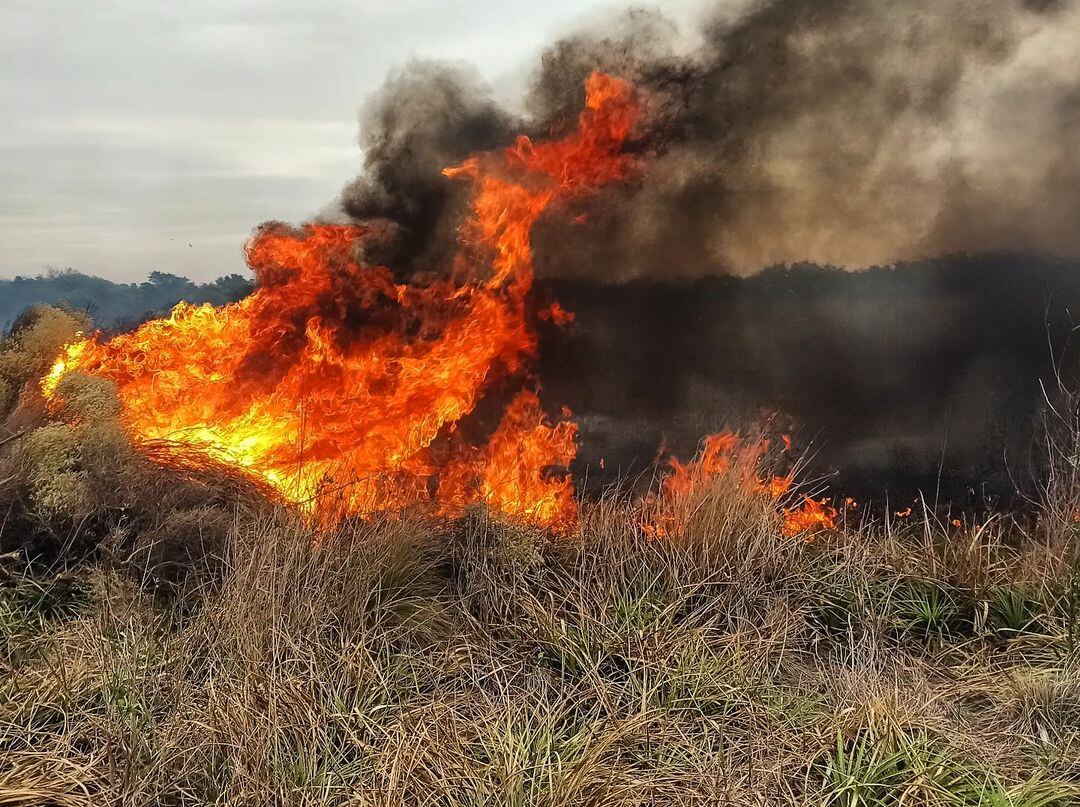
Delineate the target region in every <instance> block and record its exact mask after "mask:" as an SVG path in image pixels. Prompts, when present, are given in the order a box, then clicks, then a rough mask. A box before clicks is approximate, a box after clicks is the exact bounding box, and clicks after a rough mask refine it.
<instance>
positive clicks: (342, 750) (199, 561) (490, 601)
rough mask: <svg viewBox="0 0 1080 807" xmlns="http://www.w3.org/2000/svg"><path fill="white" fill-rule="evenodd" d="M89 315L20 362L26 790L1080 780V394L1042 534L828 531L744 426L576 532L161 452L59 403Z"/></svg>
mask: <svg viewBox="0 0 1080 807" xmlns="http://www.w3.org/2000/svg"><path fill="white" fill-rule="evenodd" d="M79 327H80V323H78V322H77V321H76V320H75V319H73V318H72V317H70V316H68V315H65V314H63V313H62V312H54V311H51V310H48V311H42V312H38V314H37V316H36V317H29V318H27V320H26V321H25V322H24V327H23V329H22V330H21V331H20V332H19V333H18V334H17V335H16V336H15V337H13V338H12V339H11V340H9V342H8V344H7V346H6V350H5V351H4V352H3V353H2V354H0V366H2V367H3V368H5V372H6V373H7V375H6V376H5V379H10V383H11V384H13V385H16V386H18V387H19V388H21V389H22V390H23V393H22V394H21V395H18V396H12V397H11V398H9V400H8V401H7V403H6V404H5V406H6V410H5V412H4V413H3V414H4V421H3V422H4V424H5V425H4V427H3V428H5V430H6V431H5V434H6V435H7V436H6V437H5V438H3V439H4V443H3V445H0V467H2V468H3V470H2V471H0V498H2V501H3V506H4V515H3V519H4V520H3V529H2V531H0V537H2V540H3V543H4V552H5V553H7V554H5V555H4V557H3V564H4V565H3V566H2V567H0V569H2V572H3V575H2V576H3V580H2V583H0V637H2V638H0V642H2V644H0V663H2V665H3V676H2V680H0V803H5V804H26V805H29V804H40V803H52V804H63V805H89V804H94V805H98V804H117V805H119V804H193V805H194V804H252V805H256V804H260V805H261V804H268V803H280V804H311V805H331V804H334V805H338V804H341V805H344V804H372V805H382V804H385V805H392V804H400V805H413V804H445V805H476V804H490V805H563V804H565V805H580V804H596V805H601V804H603V805H619V804H625V805H637V804H641V805H644V804H650V805H657V804H672V805H675V804H680V805H682V804H703V805H705V804H709V805H711V804H748V805H750V804H752V805H759V804H829V805H851V807H855V805H864V804H870V805H879V804H880V805H888V804H895V805H900V804H927V805H972V806H973V807H974V805H999V804H1000V805H1016V807H1021V806H1024V807H1026V805H1067V804H1073V803H1076V802H1077V799H1080V765H1078V763H1077V759H1078V758H1080V756H1078V755H1077V747H1078V742H1080V655H1078V652H1080V651H1078V650H1077V641H1078V639H1080V585H1078V583H1077V580H1078V579H1080V578H1078V576H1077V528H1076V526H1075V515H1074V514H1075V510H1076V507H1075V503H1076V501H1077V498H1078V496H1077V490H1078V489H1077V486H1076V483H1075V479H1074V476H1073V475H1071V474H1072V473H1073V469H1074V468H1075V463H1072V462H1071V461H1070V458H1072V457H1075V456H1076V455H1077V445H1078V444H1077V443H1076V440H1075V437H1074V438H1073V440H1072V442H1070V441H1069V438H1068V435H1070V434H1072V435H1077V434H1080V429H1075V428H1074V426H1075V423H1074V422H1072V421H1071V420H1069V418H1068V417H1067V416H1064V415H1059V417H1058V421H1059V422H1058V424H1057V425H1058V426H1059V427H1060V428H1059V429H1058V430H1057V432H1052V433H1053V434H1055V435H1056V436H1055V437H1054V438H1053V445H1054V446H1055V448H1056V454H1057V456H1058V459H1059V462H1057V463H1055V467H1058V466H1059V467H1060V469H1061V470H1060V471H1058V472H1055V473H1054V474H1053V475H1052V478H1051V481H1050V484H1049V486H1048V488H1047V499H1046V501H1045V502H1044V503H1043V515H1042V518H1041V519H1040V521H1039V522H1038V523H1037V524H1036V525H1035V526H1034V527H1030V526H1029V527H1027V528H1025V527H1023V526H1022V525H1021V524H1020V523H1019V522H1016V521H1013V520H1011V519H1008V518H1005V517H1002V516H995V517H993V518H990V519H988V520H986V521H985V522H976V523H970V524H968V525H961V526H960V527H956V526H954V525H952V524H949V523H939V522H938V521H937V520H936V519H935V518H934V517H933V515H932V514H929V513H924V514H923V517H922V518H921V519H917V518H908V519H903V520H900V519H892V520H890V521H889V522H888V523H885V524H870V523H866V524H863V525H861V526H851V527H845V526H844V525H843V523H842V521H841V527H840V528H833V529H826V530H821V531H818V532H814V533H813V538H814V540H812V541H810V540H806V537H807V535H808V533H802V534H801V535H799V536H793V535H791V534H789V533H790V530H789V528H788V524H789V522H788V520H787V519H786V518H785V509H786V504H787V502H786V500H784V499H783V498H781V499H780V501H776V495H781V496H782V495H787V494H784V492H783V491H780V490H779V488H784V489H785V490H786V488H787V486H788V485H790V484H791V483H792V481H793V480H791V479H789V478H788V477H786V476H784V477H775V476H773V475H771V474H768V473H765V472H763V470H762V465H761V463H762V461H763V459H764V454H765V453H767V452H763V450H762V449H761V446H760V445H759V444H756V443H755V444H753V445H752V446H749V447H747V446H748V444H741V443H740V442H739V441H737V440H734V439H730V438H725V439H719V438H718V439H716V440H714V441H713V442H712V443H711V444H710V445H709V446H706V450H705V452H704V453H703V454H702V456H701V457H699V458H698V459H697V460H695V461H694V462H691V463H686V464H681V465H680V464H675V466H674V472H673V475H672V476H671V477H670V479H671V480H673V481H670V482H668V483H666V484H665V485H664V486H662V487H661V488H660V489H659V490H658V492H657V494H656V495H655V496H652V497H646V498H645V499H644V500H641V499H636V500H635V499H630V498H628V497H621V496H615V495H612V496H608V497H606V498H603V499H601V500H599V501H594V502H587V503H584V504H582V505H581V507H580V511H579V514H578V519H577V523H576V527H575V528H574V530H573V531H572V532H570V533H569V534H567V533H565V532H564V533H562V534H559V533H555V532H551V531H548V530H543V529H538V528H536V527H530V526H527V520H526V525H524V526H523V524H522V522H521V521H520V520H519V521H517V522H515V521H514V520H513V519H512V518H507V517H506V516H504V515H501V514H498V513H494V512H491V511H489V510H487V509H485V508H483V507H474V508H472V509H470V510H469V511H468V512H467V513H466V514H465V516H464V517H462V518H459V519H454V520H446V519H438V518H436V519H432V518H431V517H430V515H429V514H426V513H421V514H420V515H411V514H410V513H409V512H408V511H405V512H397V513H390V512H386V513H383V514H379V515H375V516H372V517H363V518H356V517H351V518H346V519H344V520H343V521H341V522H338V523H336V524H334V525H330V526H328V525H327V523H325V521H320V520H318V519H312V518H311V516H310V514H308V513H306V512H305V511H304V510H303V509H302V508H300V509H297V508H296V507H288V506H286V505H284V504H283V503H281V502H280V501H276V500H275V496H276V493H275V490H274V488H273V487H260V486H259V485H257V484H255V483H253V482H252V481H251V479H250V478H249V477H248V476H247V475H245V474H242V473H238V472H237V471H236V470H235V469H233V468H230V467H228V466H222V465H220V464H218V463H215V462H214V461H213V460H211V459H207V458H206V457H205V455H202V454H200V453H197V452H196V453H193V452H192V451H191V450H190V447H184V446H177V445H174V444H167V443H160V442H151V443H146V444H140V445H139V450H134V449H133V447H132V446H131V444H130V443H129V442H128V440H127V439H126V437H125V433H124V432H123V430H122V429H121V428H120V426H119V423H120V421H119V418H120V410H119V408H118V407H117V405H116V398H115V393H113V392H112V390H111V388H110V385H109V384H108V383H107V382H103V381H101V379H95V378H92V377H87V376H81V375H78V374H71V375H69V376H66V377H65V379H64V380H63V381H62V383H63V384H65V385H67V389H65V390H64V391H63V394H62V396H61V397H62V400H63V401H64V403H63V406H60V407H52V408H50V407H47V406H46V405H45V403H44V402H43V400H42V398H41V395H40V393H39V391H38V390H39V387H38V385H37V384H36V382H35V375H34V374H35V373H38V372H44V368H47V367H48V361H47V359H42V358H41V357H40V356H39V355H38V354H39V352H40V353H41V354H47V353H48V352H49V351H55V350H58V349H59V345H61V344H63V343H64V342H65V341H66V340H67V339H68V338H70V336H71V334H72V333H73V332H74V330H75V329H77V328H79ZM13 355H17V359H12V356H13ZM12 368H14V370H13V369H12ZM18 373H22V375H19V374H18ZM740 446H741V447H740ZM777 479H780V480H782V481H784V482H785V484H783V485H781V484H778V483H777ZM770 480H771V481H770ZM778 491H779V493H778ZM793 495H794V494H793ZM794 501H795V502H797V501H798V499H797V498H796V499H795V500H794ZM660 528H662V529H660Z"/></svg>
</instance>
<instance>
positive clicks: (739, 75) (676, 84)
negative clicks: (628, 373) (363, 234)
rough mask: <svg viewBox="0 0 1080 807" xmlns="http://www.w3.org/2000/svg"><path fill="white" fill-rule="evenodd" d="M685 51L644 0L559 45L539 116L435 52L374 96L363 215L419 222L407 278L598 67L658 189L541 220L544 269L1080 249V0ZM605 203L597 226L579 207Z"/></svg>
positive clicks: (989, 5) (862, 0)
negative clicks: (477, 156) (502, 165)
mask: <svg viewBox="0 0 1080 807" xmlns="http://www.w3.org/2000/svg"><path fill="white" fill-rule="evenodd" d="M729 8H730V4H721V5H719V6H718V7H717V9H716V10H714V11H712V12H711V13H706V14H704V17H703V22H702V24H701V26H700V30H699V31H698V32H697V33H696V40H694V39H691V43H692V44H691V45H689V46H687V45H686V44H684V38H680V36H679V35H678V33H679V32H678V31H677V28H676V26H675V25H674V23H672V22H671V21H669V20H667V19H665V18H664V16H663V15H662V14H660V13H658V12H649V11H644V10H638V11H631V12H627V13H625V14H623V15H616V16H614V17H613V18H611V19H609V20H606V21H605V22H604V23H603V24H602V25H600V26H598V28H596V29H594V30H587V31H583V32H581V33H578V34H575V35H572V36H569V37H566V38H563V39H561V40H559V41H557V42H555V43H553V44H552V45H551V46H550V47H548V48H547V49H546V50H545V51H544V52H543V54H542V56H541V60H540V65H539V67H538V69H537V71H536V73H535V74H534V76H533V79H532V84H531V88H530V90H529V93H528V96H527V98H526V101H525V110H526V113H525V114H524V115H523V116H522V115H518V116H515V115H511V114H510V113H507V112H505V111H504V110H502V109H500V108H499V106H498V105H497V104H496V103H495V102H494V101H493V100H492V98H491V95H490V92H489V91H488V90H487V89H486V88H485V87H484V86H483V85H482V83H481V82H480V81H479V80H478V79H477V78H476V77H475V75H474V74H472V73H470V72H469V71H468V70H467V69H466V68H463V67H461V66H447V65H439V64H435V63H413V64H411V65H408V66H407V67H406V68H404V69H403V70H402V71H400V72H398V73H395V74H394V75H393V76H391V78H390V79H389V80H388V82H387V83H386V85H385V87H384V88H383V90H382V91H381V92H380V93H379V94H378V95H377V96H376V97H375V98H373V99H371V101H370V102H369V104H368V105H367V107H366V111H365V113H364V118H363V130H362V135H361V140H362V144H363V146H364V149H365V159H366V169H365V175H364V176H363V177H361V178H360V179H358V180H356V181H355V182H354V183H352V184H351V185H350V186H349V187H348V188H347V189H346V191H345V193H344V197H343V206H344V210H345V212H346V213H347V214H348V215H350V216H352V217H354V218H360V219H370V218H385V219H389V220H392V221H393V222H395V223H396V231H395V234H394V238H393V239H391V243H392V246H393V249H392V250H391V251H390V253H388V254H390V255H391V256H392V257H393V258H394V261H395V267H397V268H403V269H404V270H405V271H409V270H411V269H413V268H424V269H428V268H432V267H433V266H437V265H439V263H440V259H441V258H443V257H445V255H446V254H447V253H448V251H449V250H451V249H452V244H453V238H454V233H455V227H456V224H457V223H458V222H459V221H460V219H461V216H462V215H463V205H464V203H465V196H464V189H463V188H461V187H460V184H459V183H453V182H448V181H447V180H446V179H445V178H444V177H443V176H442V175H441V173H440V172H441V169H442V168H443V167H445V166H446V165H450V164H454V163H455V162H457V161H459V160H460V159H462V158H464V157H465V156H467V155H468V154H469V153H471V152H473V151H478V150H484V149H489V148H492V147H495V146H497V145H500V144H504V143H506V142H507V138H508V137H509V135H510V134H511V132H515V131H525V132H527V133H531V134H534V135H540V136H543V135H545V134H548V133H550V132H551V131H552V130H555V131H557V130H558V129H559V128H560V126H561V125H563V124H565V123H566V122H567V121H572V120H573V119H574V117H575V116H576V114H577V111H578V110H579V109H580V107H581V103H582V96H583V85H584V81H585V78H586V76H587V75H588V74H589V73H590V72H591V71H593V70H605V71H608V72H611V73H614V74H617V75H621V76H623V77H625V78H627V79H629V80H631V81H632V82H633V83H634V84H635V85H636V86H637V88H638V90H639V93H640V96H641V98H642V101H643V103H644V104H645V105H646V109H647V122H646V124H645V125H643V126H642V128H641V131H640V132H639V134H638V138H637V142H636V143H635V148H637V149H638V150H640V151H641V152H642V155H643V158H644V159H643V160H642V163H641V169H640V172H639V174H638V176H637V178H636V180H635V181H633V182H631V183H628V184H625V185H622V186H620V187H618V188H613V189H610V190H608V191H606V192H605V193H603V194H600V195H598V196H596V197H594V198H593V199H592V200H591V202H587V203H585V204H584V210H581V211H575V214H574V215H573V216H566V215H563V216H558V215H554V216H551V217H549V218H548V220H547V221H546V222H544V223H542V224H541V226H539V227H538V229H537V234H536V241H537V262H538V271H539V273H540V274H541V275H542V276H548V277H565V276H587V277H589V278H592V279H595V280H600V281H603V282H615V281H624V280H627V279H631V278H643V279H661V278H672V277H682V278H692V277H701V276H709V275H716V274H743V275H745V274H752V273H753V272H755V271H759V270H760V269H762V268H763V267H766V266H771V265H774V264H777V263H788V262H796V261H815V262H818V263H822V264H830V265H837V266H842V267H848V268H857V267H861V266H867V265H872V264H876V263H886V262H892V261H896V260H904V259H913V258H921V257H928V256H934V255H937V254H943V253H949V252H954V251H961V250H962V251H981V250H1007V249H1036V250H1050V251H1054V252H1058V253H1066V254H1076V253H1078V252H1080V228H1077V226H1076V222H1077V221H1078V220H1080V156H1078V155H1080V149H1077V147H1076V145H1075V144H1076V143H1077V142H1080V37H1077V36H1076V35H1075V32H1076V31H1077V30H1080V3H1078V2H1077V0H1059V1H1058V2H1030V0H1029V1H1028V2H1022V1H1021V0H960V1H959V2H940V0H910V1H909V2H905V3H896V2H892V0H772V1H771V2H756V3H749V4H744V7H743V9H742V10H741V11H740V12H735V13H733V12H731V11H729V10H728V9H729ZM581 212H585V213H587V216H586V220H587V223H586V224H585V225H583V226H582V225H576V224H570V223H569V222H571V221H575V220H577V221H580V220H581V217H580V216H579V215H578V214H579V213H581Z"/></svg>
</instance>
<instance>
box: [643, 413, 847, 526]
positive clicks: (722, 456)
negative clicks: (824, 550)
mask: <svg viewBox="0 0 1080 807" xmlns="http://www.w3.org/2000/svg"><path fill="white" fill-rule="evenodd" d="M782 440H783V446H784V448H783V450H784V451H785V452H786V451H790V450H791V447H792V442H791V438H790V436H788V435H784V436H783V437H782ZM769 447H770V443H769V441H768V440H766V439H762V440H756V441H747V440H745V439H744V438H742V437H740V436H739V435H737V434H734V433H732V432H721V433H718V434H713V435H710V436H708V437H706V438H705V440H704V442H703V444H702V449H701V451H700V452H699V454H698V456H697V458H696V459H694V460H692V461H690V462H688V463H685V464H684V463H681V462H679V461H678V460H677V459H675V458H671V459H670V460H669V462H668V464H669V466H670V468H671V473H670V474H669V475H668V476H667V477H665V478H664V480H663V483H662V484H661V487H660V495H659V497H654V498H653V500H651V501H649V502H648V503H647V504H648V505H650V506H649V507H647V510H648V511H650V512H649V515H648V516H647V518H646V519H645V521H644V522H643V524H642V528H643V529H644V531H645V532H646V534H648V535H650V536H652V537H656V538H658V537H664V536H667V535H671V534H672V533H677V532H678V531H679V530H680V529H681V525H680V523H679V519H678V517H677V515H676V514H677V511H678V510H680V509H681V508H682V507H683V506H684V505H685V503H687V502H688V501H690V499H691V497H692V496H693V495H694V494H695V493H697V492H700V491H701V490H702V489H703V488H704V487H705V486H706V485H707V484H708V483H709V482H710V481H711V480H714V479H716V478H717V477H718V476H722V475H726V474H730V473H736V474H737V475H738V481H739V484H740V485H741V486H742V487H743V488H744V489H745V490H747V491H749V492H751V493H753V494H755V495H758V496H762V497H765V498H767V499H768V500H769V501H771V502H778V501H779V500H780V499H782V498H783V497H784V496H785V495H787V494H788V492H789V491H790V490H791V486H792V484H793V482H794V476H793V473H789V474H786V475H784V476H765V477H763V476H761V474H760V468H761V460H762V457H763V456H764V455H765V454H766V452H768V450H769ZM778 511H779V514H780V517H781V522H782V523H781V528H780V529H781V532H782V533H783V534H784V535H785V536H789V537H790V536H795V535H800V534H810V535H812V534H814V533H816V532H819V531H821V530H827V529H833V528H835V527H836V517H837V515H838V514H837V510H836V508H834V507H832V506H830V505H829V503H828V499H814V498H812V497H810V496H803V497H802V501H801V502H800V503H799V504H798V505H796V506H792V507H785V506H779V507H778Z"/></svg>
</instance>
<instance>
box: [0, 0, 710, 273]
mask: <svg viewBox="0 0 1080 807" xmlns="http://www.w3.org/2000/svg"><path fill="white" fill-rule="evenodd" d="M691 5H692V3H690V2H683V0H667V1H666V2H664V3H663V4H662V6H663V7H664V8H665V9H667V8H668V7H669V6H672V7H673V8H674V10H675V11H676V12H679V11H680V10H682V9H684V8H688V7H690V6H691ZM598 6H599V8H601V9H603V8H611V5H610V4H599V3H597V2H596V0H542V1H541V2H536V0H531V1H530V2H521V0H466V1H465V2H457V3H450V2H446V0H442V2H439V1H438V0H383V1H382V2H378V3H375V2H371V0H305V2H297V1H296V0H176V2H155V0H92V1H91V0H0V7H2V8H3V9H4V11H3V24H2V25H0V52H2V53H4V54H5V61H6V68H5V70H4V71H3V72H2V74H0V109H2V110H3V113H4V114H3V125H2V127H0V234H2V238H0V277H12V276H14V275H31V274H37V273H39V272H42V271H44V270H45V269H47V268H49V267H57V268H62V267H68V266H70V267H74V268H76V269H79V270H81V271H84V272H89V273H93V274H100V275H104V276H107V277H110V278H113V279H122V280H139V279H142V278H145V276H146V274H147V273H148V272H149V271H151V270H154V269H157V270H161V271H166V272H174V273H176V274H182V275H187V276H188V277H191V278H193V279H199V280H205V279H209V278H213V277H217V276H219V275H222V274H227V273H229V272H238V271H244V264H243V259H242V254H241V246H242V244H243V242H244V240H245V238H246V237H247V236H248V234H249V233H250V231H251V229H252V227H253V226H255V225H256V224H258V223H259V222H261V221H264V220H267V219H285V220H290V221H302V220H304V219H306V218H310V217H311V216H312V215H314V214H315V213H317V212H318V211H319V210H321V209H323V208H324V207H325V206H326V205H327V204H329V203H330V202H331V201H332V200H333V199H334V198H335V196H336V195H337V194H338V192H339V191H340V189H341V187H342V186H343V185H344V184H345V182H346V181H347V180H348V179H349V178H351V177H352V176H353V175H355V174H356V173H358V171H359V169H360V165H361V154H360V152H359V149H358V147H357V145H356V137H357V113H358V109H359V106H360V104H361V103H362V102H363V100H364V98H365V97H366V96H367V95H368V94H369V93H371V92H372V91H373V90H374V89H376V88H377V87H378V86H379V85H380V84H381V82H382V80H383V77H384V76H385V75H386V73H387V71H388V70H390V69H392V68H394V67H396V66H400V65H402V64H403V63H405V62H407V61H408V60H409V59H410V58H411V57H431V58H440V59H463V60H467V61H469V62H471V63H473V64H475V65H476V67H477V68H478V69H479V70H480V72H481V74H482V75H484V76H485V77H486V78H487V79H488V80H489V81H491V82H492V83H493V84H494V85H495V87H496V89H497V91H498V92H501V93H509V92H511V91H512V89H514V88H515V87H517V86H522V85H523V84H524V81H525V77H526V76H527V71H528V69H529V68H530V67H531V66H532V65H533V64H534V63H535V59H536V55H537V53H538V52H539V50H540V48H541V47H542V45H543V44H544V43H546V42H548V41H550V40H551V38H552V37H554V36H556V35H559V34H561V33H565V32H567V31H569V30H572V29H573V28H574V27H576V25H577V24H580V23H581V21H582V20H590V19H594V18H595V17H596V16H597V13H598V12H597V8H598Z"/></svg>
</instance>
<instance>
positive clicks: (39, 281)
mask: <svg viewBox="0 0 1080 807" xmlns="http://www.w3.org/2000/svg"><path fill="white" fill-rule="evenodd" d="M252 288H253V285H252V282H251V281H250V280H249V279H247V278H245V277H244V276H242V275H238V274H232V275H226V276H224V277H219V278H218V279H217V280H214V281H212V282H210V283H194V282H192V281H191V280H188V279H187V278H186V277H180V276H178V275H173V274H169V273H168V272H151V273H150V275H149V277H148V278H147V280H146V281H144V282H142V283H114V282H113V281H111V280H106V279H105V278H101V277H94V276H93V275H85V274H83V273H82V272H77V271H75V270H72V269H66V270H62V271H50V272H48V273H46V274H44V275H39V276H38V277H16V278H14V279H11V280H0V333H3V332H6V331H7V330H8V329H9V328H10V327H11V325H12V323H13V322H14V321H15V318H16V317H18V316H19V314H20V313H22V312H23V311H24V310H25V309H26V308H27V307H28V306H31V305H63V306H66V307H68V308H71V309H73V310H76V311H83V312H86V313H87V314H89V315H90V317H91V319H92V320H93V321H94V324H95V325H97V326H98V327H100V328H105V329H108V330H127V329H130V328H132V327H134V326H135V325H137V324H139V323H140V322H144V321H145V320H147V319H150V318H152V317H156V316H160V315H162V314H165V313H167V312H168V311H169V309H170V308H172V307H173V306H174V305H176V304H177V303H178V302H180V301H181V300H186V301H187V302H189V303H212V304H213V305H224V304H226V303H231V302H234V301H236V300H239V299H240V298H241V297H244V296H246V295H247V294H249V293H250V292H251V290H252Z"/></svg>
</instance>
